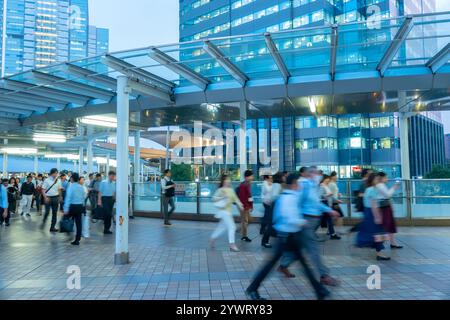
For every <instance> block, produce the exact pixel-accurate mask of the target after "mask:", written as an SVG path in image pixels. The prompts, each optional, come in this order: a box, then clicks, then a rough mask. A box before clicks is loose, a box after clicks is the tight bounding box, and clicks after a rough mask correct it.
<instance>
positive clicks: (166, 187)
mask: <svg viewBox="0 0 450 320" xmlns="http://www.w3.org/2000/svg"><path fill="white" fill-rule="evenodd" d="M161 197H162V210H163V216H164V225H165V226H171V225H172V223H170V216H171V215H172V213H173V212H174V211H175V183H174V182H173V181H172V171H170V170H169V169H166V170H164V178H162V179H161ZM169 206H170V210H169Z"/></svg>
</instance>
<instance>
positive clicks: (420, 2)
mask: <svg viewBox="0 0 450 320" xmlns="http://www.w3.org/2000/svg"><path fill="white" fill-rule="evenodd" d="M434 11H435V2H434V0H426V1H425V0H412V1H403V0H386V1H383V0H366V1H362V0H267V1H256V0H231V1H229V0H180V40H181V41H191V40H198V39H202V38H207V37H221V36H233V35H240V34H248V33H264V32H275V31H280V30H289V29H295V28H301V27H313V26H320V25H324V24H340V23H349V22H355V21H365V20H368V19H370V18H371V17H372V16H373V15H374V14H377V15H378V16H379V17H381V18H389V17H397V16H402V15H405V14H413V13H428V12H434ZM352 36H354V35H353V34H352V33H348V34H345V35H344V37H352ZM367 36H370V33H368V34H367ZM378 36H379V33H378ZM385 37H386V39H384V40H389V39H391V38H392V37H393V35H392V34H390V33H389V32H387V33H386V34H385ZM344 40H345V39H344ZM349 40H351V39H349ZM382 40H383V39H380V41H382ZM384 40H383V41H384ZM329 41H330V39H326V38H324V36H323V35H320V36H314V35H311V36H310V37H304V38H301V39H297V40H296V42H295V43H285V44H284V45H285V46H288V47H289V46H294V47H296V48H297V47H301V46H304V47H308V46H311V45H312V43H314V45H317V42H329ZM341 41H342V40H341ZM250 45H251V44H249V46H250ZM434 46H436V44H433V43H430V44H429V46H425V47H424V46H420V47H418V46H416V45H415V44H414V43H412V44H409V45H407V46H405V48H404V49H402V50H403V51H402V50H400V52H399V53H398V56H397V59H395V60H396V62H394V63H398V64H401V63H402V56H405V55H408V56H411V53H412V52H416V53H417V54H418V56H423V53H421V51H426V50H434V49H435V48H434ZM253 49H254V50H255V52H259V50H267V48H265V47H261V48H253ZM246 50H248V51H249V57H248V59H249V60H248V63H251V54H250V53H251V50H250V49H249V48H246ZM371 50H374V49H371ZM375 50H376V48H375ZM405 50H407V51H408V52H405ZM197 54H198V55H200V54H201V52H198V53H197V52H195V51H194V52H190V53H188V54H186V56H181V57H180V59H181V60H183V59H189V57H190V56H196V55H197ZM340 56H341V57H342V56H344V57H345V59H347V60H348V61H347V63H351V62H354V64H355V65H361V64H370V63H372V62H371V61H370V59H369V57H370V52H369V51H368V50H366V52H365V53H364V54H361V51H355V52H353V51H352V49H351V48H350V49H348V52H346V53H345V55H340ZM312 58H314V59H320V57H318V56H317V55H316V56H314V57H312ZM323 59H325V60H324V61H327V60H326V59H329V57H326V56H324V57H323ZM214 67H215V66H209V65H201V64H199V65H198V66H197V68H196V71H201V72H202V73H205V72H207V70H208V69H213V68H214ZM433 116H434V114H433V113H430V114H429V115H418V116H415V117H413V118H412V120H411V121H410V124H411V126H412V128H411V130H412V132H416V131H417V130H420V132H421V135H413V136H411V137H410V140H411V141H410V144H412V145H417V144H419V145H420V144H422V143H424V142H425V141H427V147H429V148H430V150H429V151H430V152H431V151H432V150H433V152H435V153H436V156H435V157H425V156H423V155H424V153H421V152H422V151H420V152H419V151H418V150H417V149H416V148H412V149H411V159H415V160H414V161H413V162H414V163H413V164H412V165H411V175H412V176H420V175H423V174H425V173H426V172H427V170H428V169H429V168H430V169H431V166H432V165H433V164H437V163H443V161H444V160H443V153H444V151H443V143H441V142H440V141H439V139H434V140H433V139H428V138H429V137H431V136H432V135H433V134H436V133H437V132H442V124H441V123H439V121H436V119H434V120H424V119H427V118H430V119H432V118H433ZM436 117H437V118H439V114H437V115H436ZM416 120H417V121H416ZM423 121H426V122H427V123H428V124H429V125H428V126H421V127H420V129H419V128H416V126H418V124H419V123H422V122H423ZM274 122H275V123H276V124H277V128H279V129H280V164H281V169H283V170H289V171H290V170H296V169H299V168H300V167H301V166H303V165H317V166H319V167H320V168H321V169H323V170H324V171H326V172H330V171H337V172H338V173H339V175H340V176H341V177H353V176H357V175H358V174H359V173H360V172H361V170H362V169H363V168H364V167H371V168H375V169H377V170H382V171H385V172H386V173H388V174H389V175H390V176H392V177H399V176H400V175H401V166H400V163H401V161H400V142H399V141H400V139H399V121H398V116H397V114H393V113H385V114H355V115H345V116H336V115H329V116H318V117H315V116H307V117H288V118H286V117H285V118H275V119H266V120H249V121H247V127H250V128H255V129H260V128H269V127H270V125H271V124H273V123H274ZM215 125H216V126H218V127H222V128H223V125H221V124H217V123H216V124H215ZM272 127H273V126H272ZM424 139H427V140H424Z"/></svg>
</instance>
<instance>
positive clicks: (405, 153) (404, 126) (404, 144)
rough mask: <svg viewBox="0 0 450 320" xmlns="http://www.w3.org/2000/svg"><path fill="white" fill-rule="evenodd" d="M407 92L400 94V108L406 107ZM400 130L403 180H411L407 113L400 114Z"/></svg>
mask: <svg viewBox="0 0 450 320" xmlns="http://www.w3.org/2000/svg"><path fill="white" fill-rule="evenodd" d="M406 103H407V101H406V92H405V91H399V92H398V108H399V109H400V108H402V107H404V106H405V105H406ZM398 120H399V127H400V128H399V129H400V159H401V166H402V179H411V170H410V163H409V137H408V135H409V125H408V116H407V114H406V113H399V119H398Z"/></svg>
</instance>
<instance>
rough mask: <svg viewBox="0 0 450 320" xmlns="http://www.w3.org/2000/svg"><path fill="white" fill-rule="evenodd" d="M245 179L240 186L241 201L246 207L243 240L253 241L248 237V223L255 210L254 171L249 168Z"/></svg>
mask: <svg viewBox="0 0 450 320" xmlns="http://www.w3.org/2000/svg"><path fill="white" fill-rule="evenodd" d="M244 176H245V180H244V181H243V182H242V183H241V184H240V185H239V187H238V190H237V191H238V192H237V194H238V197H239V200H240V201H241V203H242V205H243V206H244V209H243V210H241V212H240V213H241V236H242V238H241V240H242V241H245V242H252V240H251V239H250V238H249V237H248V234H247V233H248V223H249V220H250V214H251V212H252V211H253V198H252V188H251V184H252V181H253V171H252V170H247V171H245V173H244Z"/></svg>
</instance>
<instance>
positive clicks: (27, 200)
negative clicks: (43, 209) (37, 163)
mask: <svg viewBox="0 0 450 320" xmlns="http://www.w3.org/2000/svg"><path fill="white" fill-rule="evenodd" d="M34 193H35V187H34V184H33V176H32V175H29V176H28V177H27V180H26V181H25V182H24V183H22V186H21V187H20V195H21V196H22V199H21V201H20V209H21V210H20V211H22V212H21V214H20V215H21V216H23V215H24V214H26V216H27V217H31V216H30V210H31V203H32V202H33V195H34Z"/></svg>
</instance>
